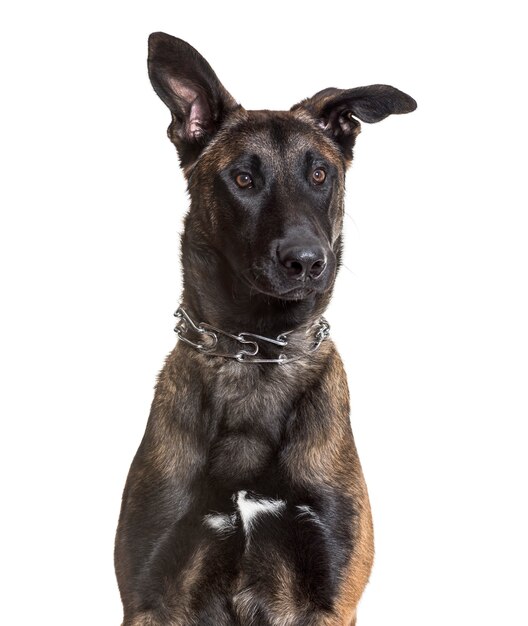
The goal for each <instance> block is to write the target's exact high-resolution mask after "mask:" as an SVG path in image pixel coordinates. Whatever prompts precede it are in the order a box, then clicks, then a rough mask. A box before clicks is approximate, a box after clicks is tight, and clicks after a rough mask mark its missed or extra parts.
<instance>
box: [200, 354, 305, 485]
mask: <svg viewBox="0 0 528 626" xmlns="http://www.w3.org/2000/svg"><path fill="white" fill-rule="evenodd" d="M293 380H294V379H293V377H292V372H291V368H287V367H281V368H280V371H279V370H278V369H276V370H275V371H273V372H271V373H270V372H269V371H267V372H265V373H263V372H262V371H261V370H260V369H259V368H257V367H255V366H252V365H242V366H240V365H239V364H236V365H235V364H228V365H226V366H225V367H224V368H222V369H221V370H220V371H219V372H218V375H217V376H216V378H215V382H214V386H213V393H212V413H213V416H214V420H215V422H216V424H217V429H216V435H215V438H214V440H213V442H212V445H211V448H210V455H209V470H210V474H211V475H212V476H213V477H214V478H216V479H217V480H218V481H219V482H221V483H222V484H224V485H225V486H233V487H234V486H237V487H240V486H242V487H243V486H245V485H247V484H249V483H251V481H252V480H254V479H256V478H258V476H259V475H260V474H261V473H262V472H263V471H264V470H265V469H267V468H269V465H270V463H271V460H272V457H273V456H274V454H275V452H276V451H277V449H278V447H279V445H280V442H281V438H282V435H283V431H284V426H285V423H286V421H287V418H288V416H289V414H290V412H291V409H292V405H293V403H294V400H295V395H296V394H295V387H296V385H294V384H293Z"/></svg>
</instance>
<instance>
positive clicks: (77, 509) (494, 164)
mask: <svg viewBox="0 0 528 626" xmlns="http://www.w3.org/2000/svg"><path fill="white" fill-rule="evenodd" d="M4 6H5V7H6V8H4V9H3V15H2V16H1V19H0V24H1V26H0V29H1V33H0V35H1V36H0V53H1V64H2V69H1V77H2V94H3V95H2V96H1V98H0V106H1V108H2V114H1V116H0V125H1V128H0V149H1V151H2V156H1V158H2V163H1V169H0V171H1V178H2V183H1V196H2V197H1V203H2V204H1V225H0V229H1V232H0V255H1V259H0V261H1V270H2V272H1V285H2V288H1V295H2V296H3V299H2V300H3V303H2V305H1V317H2V321H1V325H0V333H1V346H0V349H1V368H2V372H1V402H2V406H1V428H2V433H1V442H2V443H1V446H2V447H1V455H0V456H1V468H0V470H1V479H2V487H1V488H2V516H1V521H0V523H1V526H2V529H1V532H0V541H1V546H0V549H1V553H0V563H1V565H0V567H1V572H2V577H3V578H4V580H3V581H2V592H3V596H4V601H3V606H2V622H3V623H6V624H10V625H11V626H15V625H19V624H20V625H22V624H23V625H29V624H50V625H51V624H53V625H54V626H58V625H68V626H70V625H72V624H76V625H77V626H82V625H90V626H94V625H95V624H97V625H103V624H108V625H109V626H117V625H118V624H119V623H120V619H121V605H120V601H119V596H118V591H117V586H116V584H115V580H114V573H113V563H112V549H113V539H114V531H115V525H116V522H117V516H118V511H119V500H120V496H121V490H122V488H123V485H124V481H125V477H126V474H127V471H128V466H129V463H130V461H131V459H132V456H133V454H134V452H135V449H136V447H137V445H138V443H139V440H140V437H141V435H142V432H143V429H144V426H145V422H146V418H147V414H148V410H149V404H150V401H151V397H152V388H153V385H154V382H155V376H156V373H157V371H158V370H159V369H160V367H161V364H162V360H163V358H164V356H165V354H166V353H167V352H168V351H170V349H171V348H172V346H173V344H174V341H175V337H174V335H173V332H172V326H173V319H172V312H173V310H174V309H175V307H176V306H177V304H178V296H179V289H180V282H179V263H178V254H179V250H178V244H179V239H178V233H179V231H180V228H181V220H182V216H183V214H184V211H185V210H186V207H187V198H186V194H185V187H184V182H183V177H182V175H181V173H180V172H179V170H178V165H177V158H176V154H175V150H174V148H173V147H172V145H171V144H170V143H169V141H168V140H167V139H166V137H165V129H166V127H167V125H168V123H169V114H168V111H167V110H166V108H165V107H164V105H163V104H162V103H161V101H160V100H158V98H157V97H156V95H155V94H154V92H153V91H152V89H151V86H150V84H149V82H148V78H147V72H146V62H145V61H146V40H147V36H148V34H149V33H150V32H151V31H154V30H164V31H166V32H169V33H171V34H174V35H177V36H179V37H181V38H183V39H186V40H188V41H189V42H190V43H191V44H192V45H194V46H195V47H196V48H197V49H198V50H199V51H200V52H202V53H203V54H204V56H205V57H206V58H207V59H208V60H209V61H210V63H211V64H212V66H213V68H214V69H215V70H216V72H217V73H218V75H219V77H220V79H221V80H222V81H223V82H224V84H225V85H226V87H227V88H228V90H229V91H230V92H231V93H232V94H233V95H234V96H235V97H236V98H237V99H238V100H239V101H240V102H241V103H242V104H244V105H245V106H246V108H279V109H280V108H289V107H290V106H291V105H292V104H293V103H295V102H296V101H298V100H299V99H301V98H303V97H305V96H309V95H311V94H313V93H314V92H316V91H318V90H320V89H322V88H324V87H328V86H336V87H342V88H348V87H354V86H358V85H364V84H370V83H379V82H382V83H388V84H392V85H394V86H396V87H398V88H400V89H402V90H404V91H407V92H408V93H410V94H411V95H412V96H413V97H415V98H416V100H417V101H418V104H419V108H418V110H417V111H416V112H415V113H412V114H410V115H407V116H400V117H393V118H389V119H387V120H385V121H383V122H381V123H380V124H377V125H372V126H368V125H364V127H363V133H362V134H361V136H360V137H359V140H358V143H357V149H356V160H355V163H354V165H353V168H352V170H351V172H350V174H349V177H348V194H347V215H348V217H347V221H346V255H345V267H343V269H342V272H341V275H340V278H339V280H338V284H337V287H336V294H335V298H334V300H333V303H332V306H331V308H330V310H329V312H328V318H329V320H330V322H331V324H332V333H333V337H334V339H335V341H336V342H337V344H338V346H339V348H340V351H341V353H342V356H343V358H344V360H345V362H346V365H347V369H348V372H349V379H350V388H351V394H352V405H353V414H352V423H353V427H354V432H355V435H356V439H357V444H358V447H359V451H360V455H361V458H362V462H363V465H364V469H365V473H366V476H367V481H368V484H369V489H370V494H371V499H372V505H373V511H374V516H375V528H376V539H377V558H376V563H375V568H374V571H373V574H372V578H371V582H370V585H369V587H368V589H367V592H366V593H365V596H364V599H363V601H362V604H361V609H360V619H359V626H381V625H389V624H401V625H402V626H403V625H405V626H424V625H427V626H437V625H438V626H440V625H442V626H445V624H450V625H456V626H466V625H468V624H474V625H475V626H477V625H478V626H492V625H493V626H497V625H507V626H521V625H523V626H526V625H527V624H528V608H527V595H526V594H527V588H528V575H527V563H528V546H527V539H526V535H527V529H528V516H527V503H526V494H527V487H526V482H527V478H528V468H527V458H526V447H527V442H526V437H525V431H526V429H525V424H526V420H527V418H528V399H527V382H528V359H527V349H528V332H527V320H528V304H527V271H528V252H527V244H526V242H527V227H528V217H527V209H528V206H527V204H528V203H527V193H526V155H525V149H526V148H525V146H526V140H527V132H526V131H527V121H526V120H527V113H526V102H527V91H526V57H527V50H526V46H525V45H524V41H525V40H526V32H525V20H524V19H523V18H522V17H521V10H520V9H521V3H520V2H511V1H506V2H504V1H503V2H500V3H499V2H486V1H481V2H476V1H475V2H460V1H459V2H455V1H453V0H447V1H444V2H439V3H429V2H423V1H422V2H419V1H418V0H416V1H414V2H413V1H409V0H400V1H399V2H389V1H387V0H381V1H378V2H372V3H367V2H363V3H357V4H356V3H353V2H347V3H338V2H334V3H332V2H318V3H315V2H303V3H293V2H292V3H287V2H280V3H278V2H277V3H275V2H270V1H267V2H265V3H264V2H262V3H235V2H233V3H227V2H226V3H218V2H217V3H214V4H211V5H207V4H204V3H200V2H194V3H179V2H142V3H139V2H102V1H92V2H90V3H88V2H86V3H77V2H22V1H21V2H18V3H16V4H15V3H10V4H9V7H8V5H7V3H6V4H5V5H4ZM523 48H524V49H523Z"/></svg>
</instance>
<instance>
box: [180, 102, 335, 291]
mask: <svg viewBox="0 0 528 626" xmlns="http://www.w3.org/2000/svg"><path fill="white" fill-rule="evenodd" d="M344 173H345V166H344V160H343V157H342V155H341V153H340V152H339V150H338V149H337V148H336V147H335V146H334V145H333V144H332V142H331V141H330V140H328V139H327V138H326V137H325V136H324V135H323V134H322V132H321V131H320V130H318V129H317V128H314V125H313V122H312V121H311V120H310V119H309V117H308V116H307V115H303V114H302V113H301V112H287V113H273V112H256V111H249V112H248V111H243V110H238V111H236V112H234V113H233V114H232V115H231V116H230V118H229V121H228V122H227V123H226V124H225V127H224V128H223V129H222V130H221V131H220V132H219V133H218V135H217V136H216V137H215V138H214V139H213V140H212V142H211V144H210V145H209V146H208V147H207V148H206V149H205V151H204V153H203V154H202V156H201V157H200V158H199V159H198V161H197V163H196V165H195V166H194V168H193V169H192V172H191V173H190V177H189V180H190V188H191V193H192V194H193V199H195V202H194V204H195V206H196V207H199V206H200V199H206V201H205V202H203V203H202V204H203V208H204V209H205V211H204V213H205V214H204V216H203V217H204V219H205V229H206V230H207V232H208V236H209V241H210V242H211V245H214V246H216V247H217V248H218V249H219V250H221V251H222V253H223V254H224V256H225V257H226V258H227V260H228V262H229V266H230V267H231V269H232V270H233V272H234V273H236V274H237V275H238V276H240V277H241V278H242V280H243V281H245V282H246V283H247V286H248V288H250V289H252V290H254V291H255V292H260V293H263V294H267V295H270V296H273V297H276V298H280V299H284V300H298V299H303V298H305V297H308V296H309V295H311V294H313V293H322V292H325V291H328V290H329V289H330V288H331V286H332V284H333V281H334V278H335V274H336V267H337V258H338V256H339V252H340V250H339V249H340V233H341V223H342V204H343V203H342V190H343V184H344Z"/></svg>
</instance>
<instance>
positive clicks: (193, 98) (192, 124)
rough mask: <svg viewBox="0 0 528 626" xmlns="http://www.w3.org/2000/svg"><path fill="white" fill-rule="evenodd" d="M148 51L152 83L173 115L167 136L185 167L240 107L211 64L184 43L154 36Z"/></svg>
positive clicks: (164, 36) (154, 34)
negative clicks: (228, 114) (230, 112)
mask: <svg viewBox="0 0 528 626" xmlns="http://www.w3.org/2000/svg"><path fill="white" fill-rule="evenodd" d="M148 49H149V53H148V71H149V77H150V82H151V83H152V86H153V87H154V91H155V92H156V93H157V94H158V96H159V97H160V98H161V99H162V100H163V102H164V103H165V104H166V105H167V106H168V107H169V109H170V111H171V114H172V123H171V125H170V126H169V129H168V135H169V138H170V140H171V141H172V142H173V143H174V144H175V146H176V148H177V150H178V154H179V155H180V161H181V164H182V167H186V166H188V165H190V164H191V163H192V162H193V161H195V160H196V158H197V157H198V155H199V154H200V152H201V151H202V150H203V148H204V147H205V145H206V144H207V143H208V141H209V140H210V139H211V138H212V137H213V135H214V134H215V133H216V131H217V130H218V129H219V127H220V126H221V124H222V122H223V121H224V119H225V117H226V115H227V113H228V112H229V111H230V110H233V109H235V108H237V107H238V105H237V103H236V101H235V100H234V99H233V98H232V96H230V95H229V93H228V92H227V91H226V89H225V88H224V87H223V85H222V83H221V82H220V81H219V80H218V78H217V76H216V74H215V73H214V72H213V70H212V68H211V66H210V65H209V63H207V61H206V60H205V59H204V58H203V57H202V55H201V54H199V53H198V52H197V51H196V50H195V49H194V48H193V47H192V46H190V45H189V44H188V43H186V42H185V41H183V40H181V39H177V38H176V37H172V36H171V35H166V34H165V33H152V35H150V37H149V41H148Z"/></svg>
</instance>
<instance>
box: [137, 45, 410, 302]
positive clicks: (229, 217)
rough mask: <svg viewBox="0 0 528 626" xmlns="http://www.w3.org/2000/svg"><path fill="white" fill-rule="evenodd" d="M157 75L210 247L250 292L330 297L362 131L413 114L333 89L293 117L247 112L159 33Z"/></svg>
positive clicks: (390, 102) (394, 96)
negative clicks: (365, 125)
mask: <svg viewBox="0 0 528 626" xmlns="http://www.w3.org/2000/svg"><path fill="white" fill-rule="evenodd" d="M149 73H150V78H151V81H152V84H153V86H154V89H155V90H156V92H157V93H158V95H159V96H160V97H161V99H162V100H163V101H164V102H165V104H167V106H168V107H169V109H170V110H171V113H172V123H171V125H170V127H169V131H168V133H169V137H170V139H171V140H172V141H173V143H174V144H175V145H176V148H177V149H178V153H179V155H180V161H181V164H182V167H183V169H184V172H185V174H186V176H187V178H188V181H189V190H190V193H191V197H192V205H191V212H194V215H193V218H194V219H195V220H196V221H195V225H197V224H199V230H200V232H201V234H202V236H203V238H204V239H205V240H206V241H207V245H208V246H209V247H211V248H214V249H215V250H216V251H217V252H218V253H219V254H221V255H222V256H223V257H224V258H225V260H226V262H227V264H228V267H229V268H230V269H231V271H232V274H233V276H236V277H237V278H238V279H240V280H241V281H242V282H243V283H244V284H245V285H246V286H247V289H248V290H250V291H251V292H255V293H260V294H265V295H266V296H271V297H273V298H277V299H280V300H303V299H306V298H309V297H311V296H314V295H317V294H323V293H326V292H328V291H329V290H331V288H332V286H333V283H334V279H335V275H336V271H337V268H338V265H339V258H340V252H341V229H342V222H343V219H342V218H343V194H344V180H345V170H346V167H347V165H348V164H349V163H350V161H351V159H352V148H353V146H354V142H355V138H356V136H357V134H358V133H359V130H360V124H359V121H358V119H360V120H362V121H366V122H376V121H379V120H381V119H383V118H384V117H386V116H387V115H389V114H391V113H406V112H408V111H412V110H414V108H415V107H416V103H415V102H414V100H413V99H412V98H410V97H409V96H407V95H406V94H404V93H402V92H400V91H398V90H397V89H394V88H393V87H388V86H386V85H373V86H371V87H360V88H357V89H350V90H339V89H325V90H324V91H321V92H319V93H318V94H316V95H315V96H314V97H313V98H310V99H307V100H305V101H303V102H301V103H299V104H297V105H295V106H294V107H292V109H291V110H290V111H284V112H274V111H246V110H245V109H243V108H242V107H241V106H240V105H238V104H237V103H236V101H235V100H234V99H233V98H232V97H231V96H230V95H229V93H228V92H227V91H226V90H225V88H224V87H223V86H222V85H221V83H220V82H219V80H218V78H217V77H216V75H215V74H214V72H213V71H212V69H211V68H210V66H209V65H208V63H207V62H206V61H205V59H203V57H201V56H200V55H199V54H198V53H197V52H196V51H195V50H194V49H193V48H192V47H191V46H189V44H187V43H185V42H183V41H181V40H179V39H176V38H174V37H171V36H169V35H165V34H163V33H154V34H153V35H151V36H150V39H149Z"/></svg>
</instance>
